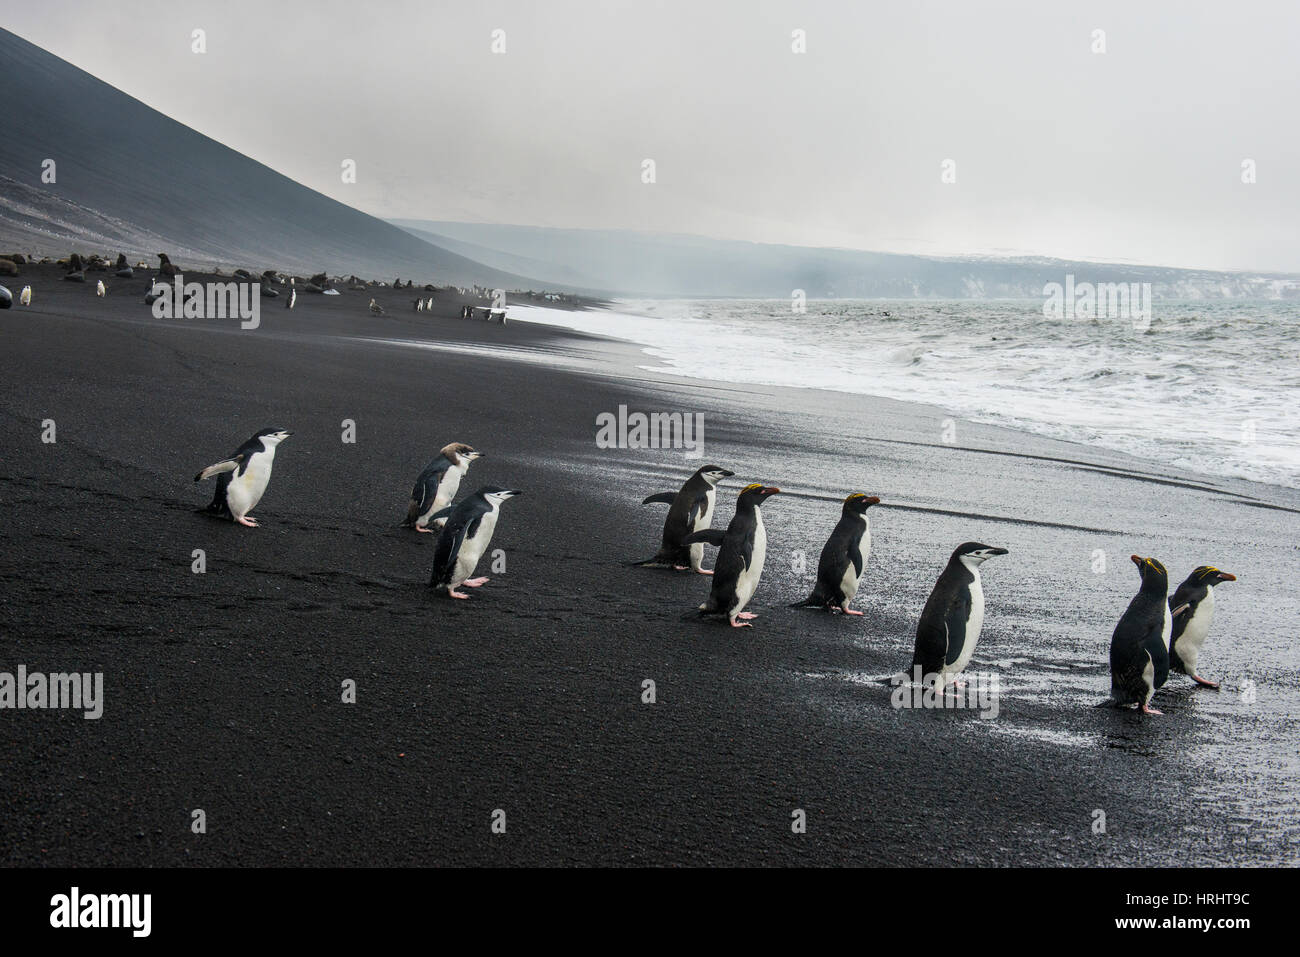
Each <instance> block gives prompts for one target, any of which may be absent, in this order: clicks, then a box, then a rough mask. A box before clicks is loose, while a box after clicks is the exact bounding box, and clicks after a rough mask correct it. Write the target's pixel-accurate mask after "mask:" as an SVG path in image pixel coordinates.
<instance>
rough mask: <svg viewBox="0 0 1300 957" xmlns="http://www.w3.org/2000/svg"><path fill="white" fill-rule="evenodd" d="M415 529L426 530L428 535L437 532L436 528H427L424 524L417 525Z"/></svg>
mask: <svg viewBox="0 0 1300 957" xmlns="http://www.w3.org/2000/svg"><path fill="white" fill-rule="evenodd" d="M415 530H416V531H417V532H424V533H425V534H426V535H428V534H432V533H433V532H436V531H437V529H436V528H425V527H424V526H423V525H417V526H415Z"/></svg>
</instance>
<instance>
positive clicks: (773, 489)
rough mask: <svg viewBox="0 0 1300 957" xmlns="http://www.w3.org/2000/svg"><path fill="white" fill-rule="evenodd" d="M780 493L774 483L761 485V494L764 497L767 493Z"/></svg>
mask: <svg viewBox="0 0 1300 957" xmlns="http://www.w3.org/2000/svg"><path fill="white" fill-rule="evenodd" d="M780 493H781V490H780V489H779V488H777V487H776V486H775V485H765V486H764V487H763V495H764V496H765V497H766V496H768V495H779V494H780Z"/></svg>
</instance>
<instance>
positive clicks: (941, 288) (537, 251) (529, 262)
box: [390, 219, 1300, 299]
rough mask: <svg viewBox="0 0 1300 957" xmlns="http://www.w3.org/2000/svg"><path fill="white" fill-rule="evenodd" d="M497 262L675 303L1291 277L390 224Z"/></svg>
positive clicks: (981, 295)
mask: <svg viewBox="0 0 1300 957" xmlns="http://www.w3.org/2000/svg"><path fill="white" fill-rule="evenodd" d="M390 222H392V223H394V224H395V225H398V226H400V227H402V228H403V229H405V230H407V231H409V232H410V233H411V234H412V235H414V236H417V237H419V238H421V239H425V240H427V241H429V242H432V243H436V244H438V245H440V246H444V247H445V248H447V249H450V250H452V251H453V252H457V253H460V254H461V255H463V256H470V257H472V258H474V259H476V260H479V261H481V262H486V263H489V264H492V265H495V266H497V267H498V268H501V269H509V270H526V271H527V273H528V274H529V275H532V276H539V277H541V278H542V279H546V280H549V281H552V282H562V283H565V284H569V285H572V286H576V287H587V286H595V285H599V286H601V287H603V288H605V289H613V290H617V291H618V292H619V293H621V294H623V295H630V296H648V297H653V296H671V297H680V298H706V297H727V298H735V299H746V298H763V299H769V298H773V299H774V298H788V297H789V296H790V295H791V294H792V292H793V291H794V290H796V289H802V290H804V292H805V293H806V295H807V296H808V297H809V298H842V299H847V298H864V299H875V298H882V299H911V298H934V299H986V298H1015V299H1025V298H1039V297H1041V296H1042V295H1043V287H1044V285H1046V284H1047V283H1051V282H1056V283H1064V282H1065V277H1066V276H1067V275H1069V274H1072V275H1074V277H1075V279H1076V280H1077V281H1078V282H1081V283H1082V282H1091V283H1120V282H1125V283H1134V282H1138V283H1141V282H1149V283H1151V284H1152V293H1153V295H1155V296H1159V297H1162V298H1174V299H1218V298H1257V299H1289V298H1300V274H1280V273H1275V274H1264V273H1259V274H1255V273H1228V272H1215V271H1208V270H1196V269H1174V268H1170V267H1164V266H1136V265H1127V264H1121V263H1093V262H1080V261H1070V260H1064V259H1051V258H1045V257H1022V258H1010V259H996V258H989V257H977V256H970V257H952V258H941V257H929V256H914V255H906V254H900V253H879V252H863V251H858V250H851V249H824V248H823V249H819V248H811V247H804V246H780V245H767V244H761V243H750V242H742V241H737V240H721V239H706V238H704V237H700V236H685V235H671V234H662V233H637V232H630V231H621V230H595V229H590V230H588V229H552V228H547V227H541V226H509V225H492V224H484V223H453V222H442V221H425V220H412V219H394V220H390Z"/></svg>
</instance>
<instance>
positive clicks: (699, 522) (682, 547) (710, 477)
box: [632, 465, 736, 575]
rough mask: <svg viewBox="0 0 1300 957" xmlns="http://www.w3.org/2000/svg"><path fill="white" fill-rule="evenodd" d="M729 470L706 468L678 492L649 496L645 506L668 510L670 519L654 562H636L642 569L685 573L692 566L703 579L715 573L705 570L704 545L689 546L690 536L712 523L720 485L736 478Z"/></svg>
mask: <svg viewBox="0 0 1300 957" xmlns="http://www.w3.org/2000/svg"><path fill="white" fill-rule="evenodd" d="M735 474H736V473H735V472H732V471H731V470H730V469H724V468H721V467H720V466H717V465H705V466H702V467H701V468H699V469H696V470H695V474H693V475H692V476H691V477H690V478H688V479H687V480H686V482H685V483H684V484H683V485H682V487H681V489H680V490H678V491H677V492H660V493H659V494H657V495H649V496H647V497H646V498H645V499H644V500H643V501H642V502H641V504H642V505H649V504H651V503H652V502H661V503H664V504H666V505H668V506H669V508H668V517H667V518H666V519H664V534H663V540H662V542H661V543H660V545H659V551H658V552H656V553H655V555H654V557H653V558H648V559H646V560H645V561H643V562H633V563H632V564H633V565H638V566H640V567H643V568H664V567H667V568H673V569H676V570H677V571H685V570H686V568H687V567H688V566H689V567H690V568H692V569H694V570H695V571H696V572H699V573H700V574H701V575H712V574H713V572H711V571H708V570H707V569H705V568H704V567H703V561H704V545H703V544H702V543H700V542H695V543H693V544H687V543H686V541H685V539H686V536H687V535H690V534H692V533H694V532H701V531H704V529H706V528H708V527H709V526H710V525H711V524H712V523H713V505H714V502H715V500H716V498H717V492H718V483H719V482H721V481H722V480H723V479H724V478H729V477H730V476H732V475H735Z"/></svg>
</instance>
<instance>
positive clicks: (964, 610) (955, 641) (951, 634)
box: [944, 589, 971, 665]
mask: <svg viewBox="0 0 1300 957" xmlns="http://www.w3.org/2000/svg"><path fill="white" fill-rule="evenodd" d="M970 610H971V602H970V592H969V591H966V590H965V589H962V590H961V591H959V592H958V593H957V594H956V595H955V596H954V598H953V600H952V603H951V604H949V605H948V612H947V614H946V615H944V623H945V624H946V625H947V631H948V651H947V653H946V654H945V656H944V663H945V664H949V665H951V664H953V663H954V662H956V660H957V659H958V658H959V657H961V650H962V648H964V647H966V622H968V621H969V620H970Z"/></svg>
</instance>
